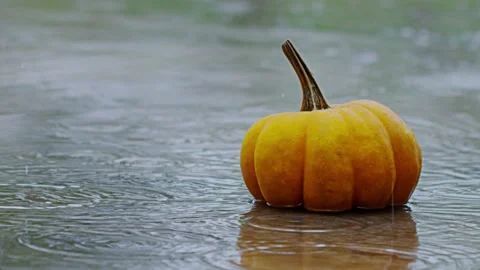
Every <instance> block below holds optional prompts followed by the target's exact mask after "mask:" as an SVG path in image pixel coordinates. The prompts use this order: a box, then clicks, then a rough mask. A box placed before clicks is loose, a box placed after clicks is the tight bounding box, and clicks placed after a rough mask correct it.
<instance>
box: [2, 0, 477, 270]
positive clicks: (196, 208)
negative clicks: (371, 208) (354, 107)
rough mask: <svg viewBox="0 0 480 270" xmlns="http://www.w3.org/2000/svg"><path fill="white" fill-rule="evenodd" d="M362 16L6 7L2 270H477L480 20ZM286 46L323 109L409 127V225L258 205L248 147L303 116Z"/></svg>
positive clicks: (192, 8)
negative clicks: (244, 156)
mask: <svg viewBox="0 0 480 270" xmlns="http://www.w3.org/2000/svg"><path fill="white" fill-rule="evenodd" d="M358 2H359V1H321V0H320V1H310V0H299V1H289V0H278V1H277V0H229V1H223V0H177V1H152V0H123V1H116V0H103V1H95V0H42V1H39V0H0V268H1V269H32V268H35V269H67V268H68V269H72V268H73V269H112V268H114V269H115V268H116V269H126V268H127V269H162V270H163V269H200V270H201V269H232V268H240V269H241V268H254V269H255V268H260V266H262V267H265V268H267V269H268V268H271V266H272V265H269V264H270V263H271V264H274V265H275V266H278V265H280V266H285V267H286V268H288V266H292V265H293V264H295V265H303V266H304V268H308V267H309V266H311V265H312V264H320V265H325V266H331V267H334V266H337V265H338V266H340V265H342V266H343V264H347V265H348V264H349V263H351V265H349V267H354V266H357V268H362V267H363V268H366V269H371V268H372V267H377V266H378V267H379V268H380V267H382V268H383V267H385V268H390V269H396V268H399V269H402V268H405V267H411V268H413V269H438V268H442V267H444V268H447V269H455V268H457V269H476V268H478V265H479V264H480V234H479V233H478V232H479V231H480V211H479V209H480V196H479V194H480V163H479V162H478V157H479V156H480V120H479V119H480V106H478V103H479V102H480V76H478V74H480V54H479V53H478V51H479V49H480V33H479V29H480V20H478V14H480V12H479V9H480V5H479V4H478V3H474V2H475V1H468V0H458V1H447V0H441V1H429V2H428V3H427V2H422V1H384V0H374V1H362V3H361V4H359V3H358ZM287 38H290V39H292V40H294V42H295V44H296V45H297V46H298V47H299V49H300V50H301V51H302V53H303V55H304V57H305V60H306V61H307V62H308V64H309V66H310V67H311V69H312V71H313V72H314V73H315V75H316V78H317V80H318V81H319V83H320V85H321V87H322V88H323V89H324V92H325V95H326V96H327V98H328V99H329V101H330V102H332V103H339V102H343V101H347V100H351V99H358V98H370V99H375V100H377V101H380V102H382V103H384V104H386V105H388V106H389V107H391V108H392V109H393V110H395V111H396V112H397V113H398V114H399V115H401V116H402V118H404V119H405V120H406V121H407V122H408V124H409V126H410V127H412V129H413V130H414V131H415V134H416V135H417V138H418V140H419V142H420V144H421V145H422V150H423V153H424V169H423V171H422V176H421V179H420V182H419V185H418V187H417V189H416V191H415V192H414V194H413V196H412V198H411V200H410V203H409V204H408V207H409V208H410V209H411V211H408V210H406V209H395V212H394V213H393V215H392V214H391V213H390V211H388V210H387V211H380V212H368V213H367V212H353V213H345V214H340V215H321V214H308V213H305V212H295V211H286V212H283V211H279V210H277V209H270V208H265V207H263V206H261V205H254V206H253V208H252V205H251V203H250V202H251V199H252V198H251V196H250V195H249V193H248V191H247V190H246V188H245V186H244V184H243V181H242V178H241V173H240V168H239V149H240V144H241V140H242V138H243V136H244V134H245V132H246V130H247V129H248V127H249V126H250V125H251V124H252V123H253V122H255V120H256V119H258V118H260V117H263V116H265V115H267V114H270V113H274V112H280V111H295V110H297V109H298V106H299V98H300V89H299V86H298V82H297V79H296V77H295V74H293V72H292V70H291V68H290V66H289V64H288V62H287V61H286V59H285V58H284V56H283V54H282V52H281V49H280V44H281V43H282V42H283V41H284V40H285V39H287ZM250 208H252V209H250ZM249 211H250V212H249ZM246 212H248V213H247V214H245V215H242V213H246ZM413 220H414V221H413ZM277 261H278V262H281V264H279V263H276V262H277ZM368 264H369V265H368ZM257 266H258V267H257ZM280 266H279V267H280Z"/></svg>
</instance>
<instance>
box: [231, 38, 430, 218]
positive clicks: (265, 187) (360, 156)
mask: <svg viewBox="0 0 480 270" xmlns="http://www.w3.org/2000/svg"><path fill="white" fill-rule="evenodd" d="M282 49H283V52H284V54H285V55H286V57H287V59H288V60H289V62H290V63H291V65H292V66H293V69H294V71H295V72H296V74H297V76H298V78H299V80H300V84H301V87H302V91H303V100H302V105H301V108H300V112H284V113H278V114H272V115H268V116H266V117H264V118H262V119H260V120H258V121H257V122H256V123H255V124H253V125H252V126H251V127H250V129H249V130H248V132H247V133H246V135H245V138H244V140H243V144H242V149H241V156H240V165H241V170H242V175H243V179H244V181H245V184H246V186H247V188H248V190H249V191H250V193H251V194H252V195H253V197H254V198H255V199H256V200H261V201H265V202H266V203H267V204H269V205H271V206H274V207H297V206H300V205H303V207H304V208H306V209H308V210H312V211H345V210H349V209H352V208H366V209H378V208H384V207H386V206H389V205H403V204H405V203H406V202H407V201H408V200H409V198H410V196H411V194H412V192H413V190H414V189H415V187H416V185H417V182H418V179H419V177H420V171H421V167H422V158H421V150H420V146H419V145H418V143H417V141H416V139H415V135H414V134H413V132H412V130H411V129H410V128H409V127H408V126H407V125H406V124H405V122H404V121H402V119H400V117H399V116H398V115H397V114H395V113H394V112H393V111H392V110H390V109H389V108H388V107H386V106H384V105H382V104H380V103H377V102H375V101H371V100H355V101H351V102H348V103H344V104H338V105H329V104H328V103H327V101H326V99H325V97H324V96H323V95H322V92H321V91H320V88H319V87H318V85H317V83H316V82H315V79H314V78H313V75H312V73H311V72H310V70H309V69H308V67H307V66H306V64H305V62H304V61H303V60H302V58H301V56H300V54H299V53H298V51H297V50H296V49H295V47H294V46H293V44H292V43H291V42H290V41H288V40H287V41H286V42H285V43H284V44H283V45H282Z"/></svg>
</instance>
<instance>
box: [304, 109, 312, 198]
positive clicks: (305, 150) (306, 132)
mask: <svg viewBox="0 0 480 270" xmlns="http://www.w3.org/2000/svg"><path fill="white" fill-rule="evenodd" d="M312 115H313V114H310V113H309V114H308V115H306V117H307V121H306V123H305V127H304V131H303V132H304V133H305V134H304V135H303V138H304V139H303V170H302V177H301V178H302V205H305V197H304V196H305V190H303V189H304V187H305V170H306V168H307V165H308V163H307V142H308V123H309V122H310V118H312Z"/></svg>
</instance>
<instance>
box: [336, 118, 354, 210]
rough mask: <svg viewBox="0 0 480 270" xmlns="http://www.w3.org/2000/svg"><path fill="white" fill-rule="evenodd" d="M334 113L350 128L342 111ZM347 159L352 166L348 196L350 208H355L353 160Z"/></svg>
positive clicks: (349, 157)
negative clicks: (349, 196)
mask: <svg viewBox="0 0 480 270" xmlns="http://www.w3.org/2000/svg"><path fill="white" fill-rule="evenodd" d="M335 113H336V114H337V115H338V116H340V118H342V121H343V122H344V123H345V124H346V126H347V129H348V130H350V125H349V124H348V121H347V120H346V119H345V117H344V116H343V114H342V113H340V112H339V111H335ZM348 160H349V161H350V162H349V163H350V167H351V168H352V179H353V181H352V197H351V198H350V209H353V208H355V207H356V206H355V200H354V199H355V179H356V178H355V167H354V166H353V160H352V157H351V156H348Z"/></svg>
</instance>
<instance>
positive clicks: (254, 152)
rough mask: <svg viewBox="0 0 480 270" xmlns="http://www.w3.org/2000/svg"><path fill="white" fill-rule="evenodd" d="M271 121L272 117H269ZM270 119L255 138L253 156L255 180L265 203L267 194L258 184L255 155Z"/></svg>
mask: <svg viewBox="0 0 480 270" xmlns="http://www.w3.org/2000/svg"><path fill="white" fill-rule="evenodd" d="M269 118H270V119H271V117H269ZM270 119H265V123H264V124H263V126H262V128H261V129H260V131H259V132H258V134H257V137H256V138H255V146H254V150H253V156H252V159H253V172H254V174H255V178H256V179H257V186H258V190H260V194H261V195H262V198H263V201H267V200H266V199H265V194H263V191H262V187H261V186H260V183H259V182H258V175H257V168H256V166H255V154H256V153H257V149H258V148H257V143H258V138H260V135H262V133H263V131H264V130H265V128H266V127H267V126H268V124H269V122H270V121H269V120H270Z"/></svg>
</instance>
